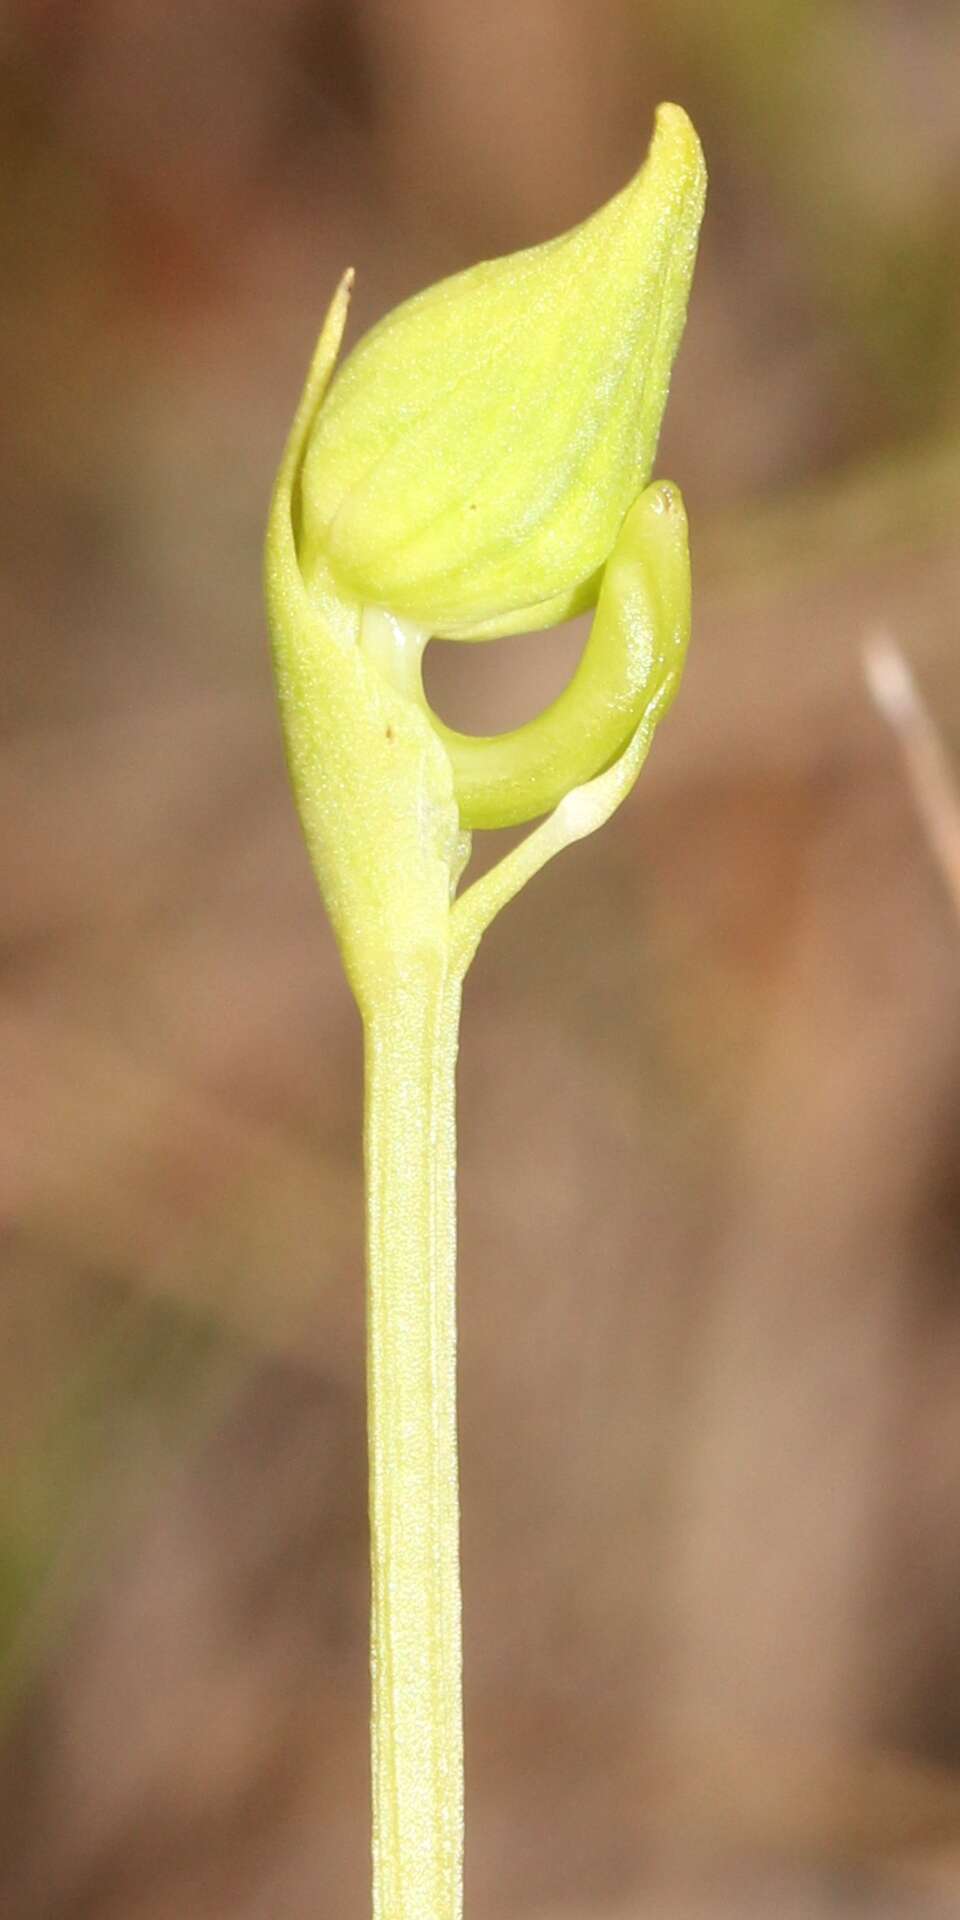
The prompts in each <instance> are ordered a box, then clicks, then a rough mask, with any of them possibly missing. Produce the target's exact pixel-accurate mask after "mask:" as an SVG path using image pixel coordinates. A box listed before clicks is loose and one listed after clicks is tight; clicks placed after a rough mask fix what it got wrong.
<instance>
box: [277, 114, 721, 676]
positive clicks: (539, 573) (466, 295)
mask: <svg viewBox="0 0 960 1920" xmlns="http://www.w3.org/2000/svg"><path fill="white" fill-rule="evenodd" d="M704 187H705V171H704V166H703V158H702V155H701V151H700V145H699V142H698V140H697V136H696V134H695V132H694V130H693V127H692V126H691V124H690V121H689V120H688V118H687V116H686V114H685V113H684V112H683V111H682V109H681V108H679V107H676V106H662V107H660V108H659V110H658V113H657V117H656V126H655V131H654V137H653V141H652V143H651V147H650V151H649V154H648V156H647V159H646V161H645V163H644V165H643V166H642V167H641V169H640V171H639V173H638V174H637V175H636V177H635V179H634V180H632V181H631V182H630V184H629V185H628V186H627V187H625V188H624V189H623V191H622V192H621V193H619V194H617V195H616V196H615V198H614V199H612V200H611V201H609V202H608V204H607V205H606V206H605V207H603V208H601V209H600V211H599V212H598V213H596V214H594V215H593V217H592V218H591V219H589V220H586V221H585V222H584V223H583V224H582V225H581V226H579V227H575V228H574V229H573V230H572V232H570V233H568V234H565V235H563V236H562V237H561V238H559V239H556V240H552V241H548V242H547V243H546V244H545V245H543V246H538V247H533V248H530V249H529V250H528V251H526V252H523V253H517V254H513V255H509V256H507V257H506V258H504V259H500V260H493V261H489V262H486V263H484V264H482V265H480V266H477V267H473V268H471V269H469V270H468V271H467V272H465V273H460V274H457V275H455V276H454V278H453V279H450V280H445V281H442V282H441V283H440V284H439V285H437V286H434V287H431V288H429V289H428V290H427V291H426V292H424V293H422V294H419V295H418V296H417V297H416V298H415V299H413V300H409V301H407V302H406V303H405V304H404V305H403V306H401V307H398V308H397V309H396V310H395V311H394V312H393V313H391V314H389V315H388V316H387V317H386V318H385V319H384V320H383V321H381V322H380V324H379V325H378V326H376V327H374V329H373V330H372V332H371V333H369V334H368V335H367V336H366V338H365V339H364V340H362V341H361V342H360V344H359V345H358V346H357V347H356V348H355V349H354V351H353V353H352V354H351V355H350V356H349V358H348V359H347V361H346V362H345V363H344V365H343V367H342V368H341V370H340V371H339V372H338V373H337V375H336V376H335V378H334V380H333V383H332V385H331V387H330V390H329V393H328V394H327V396H326V399H325V400H324V402H323V404H322V406H321V407H320V409H319V412H318V413H317V416H316V418H315V420H314V423H313V426H312V429H311V431H310V435H309V439H308V443H307V446H306V449H305V454H304V459H303V465H302V469H301V474H300V480H301V492H300V502H301V518H300V528H299V539H298V555H299V562H300V567H301V569H302V573H303V577H304V580H305V583H306V585H307V587H308V589H309V588H310V586H311V583H312V581H313V579H314V578H319V577H321V576H322V577H323V578H325V579H329V578H332V580H333V582H334V583H335V586H336V588H337V589H338V590H339V591H340V592H341V593H342V594H344V595H345V596H346V597H347V598H348V599H351V600H355V601H359V602H361V603H363V604H366V605H374V606H380V607H385V608H388V609H389V610H390V611H391V612H392V613H394V614H397V615H398V616H400V617H402V618H404V619H409V620H412V621H414V622H415V623H417V624H418V625H419V626H420V627H422V628H423V629H424V630H425V631H427V632H429V633H432V634H436V635H439V636H443V637H448V638H451V639H483V638H488V637H491V636H493V635H497V634H504V633H515V632H519V631H522V630H523V629H525V628H530V627H544V626H550V625H554V624H556V623H557V622H558V621H560V620H564V619H567V618H568V617H569V616H570V615H571V614H573V613H575V612H578V611H580V610H582V609H583V608H584V607H586V606H590V605H592V604H593V603H594V601H595V600H596V597H597V592H598V588H599V580H600V575H601V572H602V569H603V566H604V563H605V561H606V560H607V558H608V556H609V554H610V553H611V551H612V549H613V546H614V544H615V541H616V538H617V534H618V531H619V529H620V527H621V524H622V522H623V519H624V516H625V514H626V513H627V511H628V509H629V508H630V506H631V505H632V503H633V502H634V501H635V500H636V499H637V496H638V495H639V494H640V492H641V491H642V490H643V488H644V487H645V486H646V485H647V483H648V481H649V479H650V476H651V472H652V465H653V459H654V454H655V451H656V444H657V437H658V434H659V431H660V422H661V418H662V414H663V409H664V405H665V402H666V397H667V389H668V385H669V378H670V369H671V366H672V363H673V359H674V355H675V353H676V350H677V346H678V344H679V340H680V335H681V332H682V329H683V322H684V317H685V313H686V306H687V297H688V293H689V288H690V280H691V276H692V272H693V265H694V258H695V254H696V245H697V235H698V231H699V226H700V218H701V214H702V210H703V199H704Z"/></svg>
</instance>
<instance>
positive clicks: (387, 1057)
mask: <svg viewBox="0 0 960 1920" xmlns="http://www.w3.org/2000/svg"><path fill="white" fill-rule="evenodd" d="M460 986H461V981H460V977H459V974H457V975H456V976H451V974H449V973H441V974H439V976H438V975H437V973H436V972H431V971H429V970H428V969H427V968H424V969H423V971H420V972H416V973H414V974H413V975H412V976H409V977H407V978H405V979H403V980H395V981H394V982H392V983H391V984H390V986H389V987H388V988H386V989H385V991H384V993H383V995H382V996H379V997H378V1002H377V1006H376V1008H375V1009H374V1010H373V1011H372V1012H371V1013H369V1014H368V1016H367V1018H366V1021H365V1041H366V1054H365V1057H366V1115H365V1130H364V1142H365V1153H366V1175H367V1356H368V1357H367V1369H368V1372H367V1392H368V1416H367V1417H368V1427H369V1446H370V1535H371V1546H370V1554H371V1572H372V1620H371V1639H370V1664H371V1684H372V1714H371V1729H372V1731H371V1740H372V1768H373V1912H374V1920H457V1916H459V1915H460V1913H461V1911H462V1860H463V1726H462V1704H461V1632H460V1565H459V1496H458V1473H457V1427H456V1297H455V1288H456V1193H455V1181H456V1133H455V1120H454V1074H455V1067H456V1056H457V1041H458V1032H459V1016H460Z"/></svg>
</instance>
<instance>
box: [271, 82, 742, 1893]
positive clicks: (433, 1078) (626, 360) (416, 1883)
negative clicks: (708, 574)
mask: <svg viewBox="0 0 960 1920" xmlns="http://www.w3.org/2000/svg"><path fill="white" fill-rule="evenodd" d="M704 192H705V171H704V165H703V158H702V154H701V151H700V146H699V142H698V140H697V137H696V134H695V133H694V130H693V128H692V126H691V124H690V122H689V120H688V119H687V116H686V114H685V113H683V111H682V110H681V109H680V108H679V107H675V106H663V107H661V108H660V109H659V111H658V113H657V118H656V126H655V131H654V137H653V141H652V143H651V147H650V151H649V154H648V156H647V159H646V161H645V163H644V165H643V166H642V167H641V169H640V171H639V173H638V174H637V175H636V177H635V179H634V180H633V181H632V182H631V183H630V184H629V185H628V186H627V187H625V188H624V189H623V191H622V192H621V193H619V194H617V195H616V196H615V198H614V199H613V200H611V201H610V202H609V203H608V205H607V206H605V207H603V208H601V209H600V211H599V212H598V213H596V214H594V215H593V216H592V218H590V219H589V220H586V221H585V222H584V223H583V224H582V225H581V226H579V227H576V228H575V229H574V230H573V231H572V232H571V233H568V234H566V235H563V236H562V237H561V238H559V239H556V240H552V241H548V242H547V243H546V244H545V245H542V246H538V247H533V248H531V249H529V250H528V251H526V252H523V253H518V254H514V255H512V256H509V257H507V258H505V259H501V260H494V261H490V262H487V263H484V264H482V265H480V266H477V267H473V268H470V269H469V270H468V271H467V272H465V273H461V274H457V275H456V276H455V277H454V278H453V279H450V280H446V281H443V282H442V283H441V284H440V285H438V286H435V287H431V288H429V289H428V290H427V291H426V292H424V293H422V294H420V295H418V296H417V297H416V298H414V299H413V300H410V301H408V302H407V303H406V304H405V305H403V306H401V307H399V308H398V309H397V310H396V311H395V312H394V313H391V314H388V315H387V317H386V318H385V319H384V320H383V321H381V322H380V324H379V325H378V326H376V327H374V328H373V330H372V331H371V332H370V333H369V334H368V335H367V337H366V339H364V340H362V341H361V342H360V344H359V345H358V346H357V347H356V348H355V349H354V350H353V352H352V353H351V354H350V355H349V356H348V358H347V359H346V360H345V362H344V364H343V366H342V367H341V368H340V370H339V371H337V372H335V371H334V369H335V366H336V360H337V355H338V352H339V347H340V343H341V338H342V334H343V329H344V325H345V321H346V314H347V305H348V298H349V287H350V276H349V275H348V276H347V277H346V278H345V279H344V281H343V282H342V284H341V286H340V288H339V290H338V292H337V294H336V296H335V298H334V301H333V304H332V306H331V309H330V313H329V314H328V317H327V321H326V324H325V326H324V329H323V332H322V334H321V337H320V341H319V344H318V347H317V351H316V354H315V357H314V361H313V365H312V367H311V370H310V374H309V377H308V380H307V385H306V388H305V391H304V394H303V398H302V400H301V402H300V406H299V409H298V412H297V415H296V418H295V421H294V425H293V429H292V432H291V435H290V439H289V442H288V445H287V449H286V452H285V454H284V458H283V462H282V464H281V468H280V473H279V476H278V480H277V484H276V488H275V491H274V496H273V502H272V506H271V511H270V520H269V527H268V534H267V547H266V576H265V577H266V593H267V604H268V610H269V616H270V624H271V629H272V634H273V643H274V658H275V664H276V673H277V681H278V686H279V693H280V702H281V709H282V715H283V723H284V730H285V735H286V741H287V751H288V757H289V762H290V768H291V775H292V779H293V785H294V789H295V792H296V797H297V802H298V806H299V810H300V815H301V819H302V822H303V827H304V832H305V836H306V840H307V845H308V849H309V852H310V855H311V859H312V862H313V865H314V869H315V872H316V874H317V878H318V880H319V883H320V886H321V889H322V891H323V895H324V898H325V900H326V903H327V907H328V910H329V913H330V917H331V920H332V923H333V927H334V930H335V933H336V936H337V939H338V942H339V945H340V949H341V953H342V956H343V960H344V964H345V967H346V971H347V975H348V978H349V980H350V983H351V986H352V988H353V991H354V994H355V996H356V999H357V1002H358V1005H359V1007H360V1011H361V1014H362V1016H363V1021H364V1032H365V1042H366V1063H367V1082H366V1084H367V1105H366V1123H365V1149H366V1167H367V1203H368V1206H367V1214H368V1261H367V1271H368V1282H367V1284H368V1350H369V1373H368V1382H369V1429H370V1462H371V1554H372V1565H373V1621H372V1640H371V1646H372V1688H373V1699H372V1725H373V1803H374V1912H375V1914H376V1916H377V1917H378V1920H454V1917H455V1916H456V1915H457V1914H459V1912H460V1904H461V1891H460V1888H461V1849H462V1732H461V1708H460V1628H459V1618H460V1598H459V1571H458V1531H459V1507H458V1495H457V1469H456V1412H455V1371H454V1355H455V1337H456V1319H455V1180H454V1168H455V1127H454V1067H455V1061H456V1052H457V1037H458V1030H459V1008H460V995H461V987H462V982H463V977H464V974H465V972H466V970H467V967H468V965H469V962H470V959H471V958H472V956H473V953H474V952H475V950H476V946H477V943H478V941H479V940H480V938H481V936H482V934H483V932H484V930H485V929H486V928H487V927H488V926H489V924H490V922H491V921H492V919H493V918H494V917H495V915H496V913H497V912H498V911H499V909H500V908H501V907H502V906H503V905H504V903H505V902H506V901H508V900H509V899H510V898H511V897H512V896H513V895H514V894H515V893H516V892H517V890H518V889H519V888H520V887H521V886H523V885H524V884H525V882H526V881H527V879H529V878H530V877H531V875H532V874H534V873H535V872H536V871H537V870H538V869H539V868H541V867H542V866H543V865H544V863H545V862H546V861H547V860H549V859H550V858H552V856H553V854H555V853H556V852H558V851H559V850H560V849H561V848H562V847H564V846H566V845H569V844H570V842H571V841H573V840H575V839H579V838H581V837H582V836H583V835H585V834H588V833H591V832H593V830H594V829H595V828H596V827H597V826H599V825H600V824H601V823H602V822H603V821H604V820H605V819H607V818H608V817H609V815H610V814H611V813H612V812H613V811H614V810H615V808H616V807H617V806H618V805H619V804H620V802H621V800H622V799H623V798H624V796H625V795H626V794H627V793H628V792H629V790H630V788H631V787H632V785H633V783H634V780H635V779H636V776H637V774H638V772H639V770H640V767H641V765H642V764H643V760H644V758H645V757H646V753H647V751H648V749H649V746H650V742H651V739H652V736H653V733H654V730H655V728H656V726H657V724H658V722H659V720H660V719H661V718H662V716H663V714H664V713H665V712H666V709H667V707H668V706H669V704H670V701H671V700H672V698H673V695H674V693H675V691H676V687H677V683H678V681H679V677H680V674H681V671H682V667H683V661H684V656H685V652H686V645H687V639H688V635H689V627H690V577H689V556H688V548H687V526H686V516H685V513H684V509H683V502H682V498H681V495H680V492H679V489H678V488H677V487H676V486H674V485H673V484H672V483H670V482H667V481H652V480H651V475H652V472H653V463H654V458H655V454H656V446H657V438H658V435H659V431H660V422H661V418H662V414H663V409H664V406H665V403H666V397H667V389H668V384H669V379H670V372H671V368H672V364H673V360H674V356H675V353H676V350H677V347H678V345H679V341H680V336H681V333H682V329H683V324H684V319H685V314H686V305H687V298H688V294H689V289H690V283H691V277H692V273H693V266H694V259H695V254H696V246H697V237H698V233H699V227H700V220H701V216H702V211H703V201H704ZM590 607H593V608H595V612H594V618H593V623H592V626H591V629H590V633H589V636H588V639H587V642H586V645H585V648H584V652H583V656H582V658H581V661H580V664H579V666H578V668H577V670H576V672H575V673H574V674H573V677H572V679H571V681H570V683H569V685H568V686H567V687H566V688H565V689H564V691H563V692H562V693H561V695H560V696H559V698H558V699H557V700H555V701H554V702H553V703H552V705H550V706H549V707H547V708H546V709H545V711H544V712H543V713H541V714H539V715H538V716H537V717H536V718H535V719H534V720H532V721H530V722H529V723H528V724H527V725H525V726H521V727H518V728H516V729H514V730H512V731H511V732H508V733H504V734H500V735H494V736H490V737H481V736H474V735H469V734H465V733H460V732H456V731H455V730H453V729H452V728H450V727H448V726H446V725H445V724H444V723H443V721H442V720H441V719H440V718H439V717H438V716H437V715H436V714H434V713H433V711H432V709H431V707H430V705H429V703H428V701H427V698H426V695H425V693H424V688H423V681H422V661H423V654H424V650H425V648H426V646H427V644H428V642H429V641H430V640H431V639H442V640H451V641H458V642H474V641H476V642H479V641H483V640H486V639H491V638H493V637H496V636H501V635H509V634H512V633H517V632H520V631H523V630H527V629H530V628H533V627H549V626H553V625H556V624H558V623H559V622H560V621H563V620H566V619H568V618H569V617H570V616H571V615H573V614H575V613H579V612H582V611H583V610H584V609H586V608H590ZM540 816H544V817H543V818H540ZM538 818H540V824H539V825H538V826H536V827H535V828H534V829H533V831H532V832H531V833H530V834H528V836H527V837H526V839H524V840H523V841H522V842H521V843H520V844H519V846H516V847H515V848H514V849H513V850H512V851H511V852H510V853H508V854H507V855H505V856H504V858H503V859H501V860H500V862H499V863H498V865H496V866H495V867H494V868H493V869H492V870H491V871H490V872H488V873H486V874H485V875H484V876H483V877H482V878H481V879H479V880H477V881H475V882H474V883H473V884H472V885H469V886H467V887H466V888H465V889H463V890H462V891H460V892H458V888H459V884H460V881H461V878H462V875H463V872H464V868H465V866H466V863H467V860H468V858H469V851H470V833H471V830H473V829H478V828H488V827H500V826H507V825H517V824H522V823H524V822H527V821H533V820H537V819H538Z"/></svg>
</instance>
